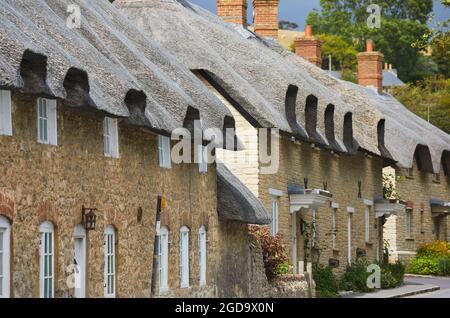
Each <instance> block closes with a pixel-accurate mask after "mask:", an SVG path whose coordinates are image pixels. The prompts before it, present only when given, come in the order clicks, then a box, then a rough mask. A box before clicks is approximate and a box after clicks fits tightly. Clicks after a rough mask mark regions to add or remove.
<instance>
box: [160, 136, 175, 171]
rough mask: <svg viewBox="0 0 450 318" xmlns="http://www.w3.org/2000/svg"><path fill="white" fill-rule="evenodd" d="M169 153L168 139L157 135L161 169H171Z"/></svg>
mask: <svg viewBox="0 0 450 318" xmlns="http://www.w3.org/2000/svg"><path fill="white" fill-rule="evenodd" d="M170 151H171V148H170V138H169V137H167V136H162V135H158V157H159V166H160V167H161V168H165V169H170V168H171V167H172V160H171V155H170Z"/></svg>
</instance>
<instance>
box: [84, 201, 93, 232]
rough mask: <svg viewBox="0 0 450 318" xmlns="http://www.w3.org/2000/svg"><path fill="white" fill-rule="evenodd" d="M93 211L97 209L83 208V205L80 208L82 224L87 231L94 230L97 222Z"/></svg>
mask: <svg viewBox="0 0 450 318" xmlns="http://www.w3.org/2000/svg"><path fill="white" fill-rule="evenodd" d="M95 211H97V209H95V208H85V207H84V205H83V206H82V208H81V216H82V220H83V225H84V228H85V229H86V230H87V231H91V230H95V227H96V224H97V215H96V214H95Z"/></svg>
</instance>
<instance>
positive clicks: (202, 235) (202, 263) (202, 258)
mask: <svg viewBox="0 0 450 318" xmlns="http://www.w3.org/2000/svg"><path fill="white" fill-rule="evenodd" d="M198 246H199V262H198V263H199V267H200V286H205V285H206V229H205V227H204V226H202V227H201V228H200V230H199V231H198Z"/></svg>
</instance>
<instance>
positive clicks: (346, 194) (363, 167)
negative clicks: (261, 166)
mask: <svg viewBox="0 0 450 318" xmlns="http://www.w3.org/2000/svg"><path fill="white" fill-rule="evenodd" d="M280 154H281V155H280V170H279V172H278V173H277V174H275V175H260V187H259V193H260V195H259V197H260V199H261V200H262V201H263V203H264V204H265V206H266V208H267V209H268V210H269V211H271V209H272V208H271V207H272V200H273V196H272V195H271V194H270V193H269V189H277V190H280V191H282V192H283V195H282V196H281V197H280V198H278V204H279V232H280V233H281V234H282V235H283V236H284V238H285V240H286V241H287V243H288V248H289V251H290V249H291V244H292V234H291V233H292V232H291V231H292V229H291V228H292V225H291V224H292V221H291V213H290V203H289V195H288V189H287V186H288V183H289V182H293V183H295V184H297V185H299V186H304V178H307V179H308V188H311V189H314V188H319V189H323V188H324V183H326V184H327V188H328V191H330V192H331V193H332V194H333V198H332V199H331V201H332V202H335V203H337V204H339V208H338V209H337V222H336V224H337V249H335V250H333V248H332V236H331V229H332V221H331V220H332V219H331V213H332V208H331V207H330V204H329V203H327V204H326V205H325V206H323V207H321V208H319V209H318V210H317V212H316V222H317V227H316V233H317V234H316V241H317V244H316V246H317V248H318V250H319V251H318V256H320V258H319V260H320V262H321V263H323V264H328V261H329V259H330V258H334V259H338V260H339V264H340V266H339V268H337V269H336V272H338V273H340V272H342V271H343V270H345V267H346V265H347V252H348V248H347V219H348V215H349V213H348V212H347V207H353V208H354V209H355V212H354V213H353V216H352V259H355V258H356V249H357V248H360V249H363V250H365V251H366V256H367V258H368V259H369V260H374V259H376V257H377V247H379V244H380V242H382V235H380V237H379V241H378V242H377V230H378V229H377V228H376V225H377V224H376V221H377V219H376V217H375V211H374V208H373V207H372V208H371V210H370V232H369V233H370V241H369V243H365V237H364V225H365V220H364V209H365V204H364V199H367V200H373V198H374V197H376V196H378V195H381V194H382V174H381V171H382V160H381V158H378V157H369V156H365V155H363V154H362V153H359V154H357V155H351V156H350V155H344V154H342V155H339V156H337V155H333V154H331V153H330V152H329V151H326V150H319V149H312V148H311V145H310V144H307V143H302V144H298V143H294V142H292V141H291V140H290V139H288V138H286V137H282V138H281V142H280ZM358 181H361V183H362V187H361V198H359V197H358V190H359V189H358ZM297 214H298V213H297ZM311 214H312V213H311V211H305V212H302V213H301V215H297V220H296V221H297V257H298V260H304V249H303V246H302V245H303V238H302V235H301V234H300V226H299V224H300V220H301V218H303V219H304V220H306V221H307V222H311V221H312V220H311ZM377 243H378V245H377Z"/></svg>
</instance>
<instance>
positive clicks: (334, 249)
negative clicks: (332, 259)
mask: <svg viewBox="0 0 450 318" xmlns="http://www.w3.org/2000/svg"><path fill="white" fill-rule="evenodd" d="M340 251H341V250H340V249H337V248H333V253H336V254H338V253H339V252H340Z"/></svg>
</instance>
